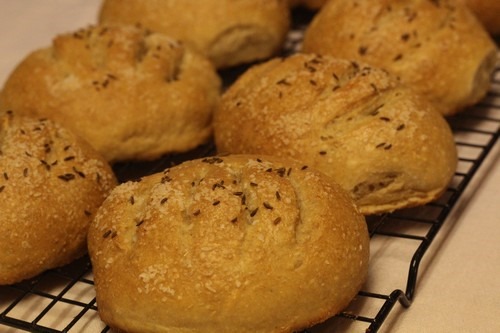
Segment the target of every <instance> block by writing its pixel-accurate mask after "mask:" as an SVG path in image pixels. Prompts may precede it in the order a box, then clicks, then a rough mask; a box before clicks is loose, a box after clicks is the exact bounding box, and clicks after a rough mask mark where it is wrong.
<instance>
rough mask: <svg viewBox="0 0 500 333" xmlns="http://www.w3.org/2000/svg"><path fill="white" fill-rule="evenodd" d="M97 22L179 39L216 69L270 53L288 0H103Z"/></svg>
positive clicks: (281, 35) (285, 25) (285, 21)
mask: <svg viewBox="0 0 500 333" xmlns="http://www.w3.org/2000/svg"><path fill="white" fill-rule="evenodd" d="M99 21H100V22H104V23H125V24H141V25H142V26H144V27H146V28H148V29H151V30H152V31H157V32H161V33H164V34H167V35H169V36H172V37H174V38H177V39H179V40H182V41H183V42H185V43H187V44H189V45H190V46H191V47H193V48H194V49H196V50H197V51H199V52H201V53H202V54H204V55H205V56H206V57H207V58H209V59H210V60H211V61H212V62H213V63H214V65H215V66H216V67H217V68H227V67H231V66H235V65H240V64H244V63H251V62H254V61H257V60H263V59H266V58H269V57H271V56H273V55H275V54H276V53H277V52H278V51H279V50H280V49H281V47H282V45H283V43H284V42H285V38H286V33H287V32H288V29H289V27H290V13H289V7H288V3H287V0H239V1H234V0H204V1H185V0H169V1H153V0H129V1H127V6H123V3H122V1H121V0H106V1H104V2H103V4H102V7H101V10H100V13H99Z"/></svg>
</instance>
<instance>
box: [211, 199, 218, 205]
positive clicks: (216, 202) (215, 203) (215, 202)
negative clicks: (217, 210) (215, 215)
mask: <svg viewBox="0 0 500 333" xmlns="http://www.w3.org/2000/svg"><path fill="white" fill-rule="evenodd" d="M218 204H220V200H215V201H214V202H213V203H212V205H213V206H217V205H218Z"/></svg>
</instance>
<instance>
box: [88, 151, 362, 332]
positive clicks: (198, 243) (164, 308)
mask: <svg viewBox="0 0 500 333" xmlns="http://www.w3.org/2000/svg"><path fill="white" fill-rule="evenodd" d="M89 251H90V258H91V260H92V266H93V272H94V279H95V287H96V293H97V304H98V309H99V314H100V316H101V318H102V320H103V321H104V322H106V323H107V324H108V325H110V326H111V327H112V328H115V329H118V330H121V331H125V332H141V333H147V332H228V333H229V332H231V333H233V332H240V333H245V332H252V333H255V332H266V333H269V332H292V331H298V330H300V329H302V328H305V327H307V326H310V325H313V324H315V323H317V322H320V321H323V320H325V319H327V318H328V317H330V316H332V315H334V314H335V313H337V312H338V311H340V310H341V309H343V308H344V307H345V306H347V304H348V303H349V302H350V301H351V299H352V298H353V297H354V296H355V295H356V293H357V292H358V290H359V289H360V287H361V285H362V283H363V281H364V280H365V278H366V274H367V267H368V259H369V237H368V232H367V227H366V223H365V221H364V218H363V216H362V215H361V214H360V213H359V212H358V210H357V209H356V207H355V205H354V203H353V202H352V200H351V199H350V198H349V196H348V194H347V193H346V192H345V191H344V190H342V188H340V187H339V186H338V185H337V184H335V183H334V182H332V180H331V179H330V178H329V177H327V176H325V175H324V174H322V173H320V172H318V171H314V170H313V169H312V168H310V167H307V165H304V164H299V163H296V162H292V161H289V160H287V159H283V158H275V157H266V156H245V155H237V156H236V155H234V156H225V157H209V158H204V159H197V160H192V161H188V162H185V163H183V164H180V165H178V166H175V167H172V168H170V169H166V170H165V171H164V172H161V173H158V174H155V175H151V176H147V177H144V178H141V179H140V181H137V182H127V183H124V184H121V185H119V186H118V187H116V188H115V190H114V191H113V192H112V193H111V195H110V196H109V197H108V198H107V200H106V201H105V202H104V204H103V205H102V206H101V208H100V209H99V211H98V213H97V215H96V218H95V219H94V221H93V223H92V225H91V227H90V230H89ZM144 318H147V319H148V320H144Z"/></svg>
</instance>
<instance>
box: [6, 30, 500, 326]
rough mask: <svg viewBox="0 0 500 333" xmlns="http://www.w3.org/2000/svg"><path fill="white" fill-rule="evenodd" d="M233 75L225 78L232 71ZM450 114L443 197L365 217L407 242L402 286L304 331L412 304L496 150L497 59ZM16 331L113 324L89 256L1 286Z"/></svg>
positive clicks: (382, 235) (155, 165)
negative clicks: (451, 150) (452, 150)
mask: <svg viewBox="0 0 500 333" xmlns="http://www.w3.org/2000/svg"><path fill="white" fill-rule="evenodd" d="M299 23H300V22H299ZM302 28H303V27H301V26H298V28H297V29H298V31H299V32H297V30H296V31H294V30H292V31H291V34H290V35H289V39H288V42H289V45H288V48H295V47H296V46H297V44H299V43H300V41H301V33H300V30H301V29H302ZM230 74H231V73H230ZM232 74H233V77H232V78H230V79H229V80H231V79H234V77H236V76H237V75H238V73H234V72H233V73H232ZM229 76H230V75H229ZM448 121H449V123H450V125H451V127H452V129H453V132H454V136H455V142H456V145H457V149H458V155H459V163H458V167H457V170H456V173H455V175H454V177H453V180H452V181H451V183H450V185H449V187H448V189H447V190H446V192H445V193H444V194H443V195H442V196H441V198H440V199H439V200H437V201H435V202H432V203H430V204H427V205H425V206H421V207H416V208H412V209H405V210H399V211H396V212H394V213H391V214H386V215H381V216H371V217H368V218H367V224H368V227H369V232H370V236H371V245H372V244H374V243H377V242H378V243H385V242H386V241H388V240H389V241H395V242H402V241H409V242H411V243H412V246H411V251H410V253H409V255H408V261H407V262H406V263H405V265H406V271H405V272H403V274H401V273H394V274H393V275H399V278H400V280H401V281H403V283H402V284H403V285H404V284H405V283H406V286H405V287H403V286H401V285H399V284H397V283H394V282H392V281H391V283H393V284H394V285H392V286H389V287H388V288H387V287H385V290H386V291H384V292H379V291H376V290H377V289H378V288H377V284H375V285H371V286H370V285H368V286H365V287H364V288H363V290H362V291H360V292H359V293H358V295H357V297H355V299H354V300H353V301H352V302H351V304H350V305H349V307H348V308H347V309H346V310H345V311H343V312H342V313H340V314H338V315H337V316H335V317H333V318H331V319H329V320H327V321H326V322H325V323H322V324H320V325H317V326H315V327H313V328H310V329H307V330H306V331H304V332H310V333H313V332H332V331H333V329H335V332H367V333H375V332H377V331H378V330H379V329H380V328H381V326H382V324H383V323H384V320H385V319H386V318H387V316H388V315H389V314H390V312H391V310H392V309H393V308H394V306H395V305H396V304H397V303H400V304H401V305H402V306H403V307H409V306H410V305H411V302H412V300H413V298H414V294H415V289H416V283H417V278H418V276H419V267H420V263H421V261H422V258H423V257H424V255H425V254H426V252H427V250H428V248H429V246H430V245H431V243H432V242H433V240H434V239H435V237H436V235H437V234H438V232H439V230H440V229H441V227H442V226H443V224H444V223H446V222H447V220H448V219H447V218H448V216H449V214H450V212H451V210H452V209H453V207H454V206H455V205H456V203H457V201H458V200H459V199H460V197H461V195H462V194H463V193H464V190H465V189H466V188H467V186H468V185H469V183H470V181H471V179H472V178H473V177H474V175H475V174H476V173H477V171H478V169H479V167H480V166H481V165H482V164H483V162H484V160H485V159H486V157H487V156H488V155H489V154H490V153H491V152H492V151H495V150H494V149H493V148H494V147H495V144H496V142H497V140H498V135H499V127H500V126H499V125H500V65H499V66H497V68H496V71H495V73H494V76H493V78H492V86H491V89H490V91H489V92H488V95H487V96H486V97H485V98H484V99H483V100H482V101H481V102H480V103H479V104H477V105H475V106H474V107H471V108H469V109H467V110H465V111H464V112H461V113H459V114H457V115H456V116H453V117H449V118H448ZM213 153H214V147H213V144H209V145H206V146H203V147H200V148H198V149H197V150H195V151H193V152H190V153H188V154H180V155H175V156H168V157H165V158H163V159H161V160H158V161H154V162H144V163H121V164H117V165H115V166H114V170H115V172H116V174H117V176H118V178H119V179H120V180H121V181H126V180H128V179H132V178H136V177H139V176H142V175H146V174H151V173H154V172H158V171H161V170H163V169H164V168H166V167H170V166H172V165H175V164H178V163H180V162H182V161H184V160H188V159H192V158H196V157H203V156H209V155H211V154H213ZM384 246H385V245H384ZM384 253H385V252H383V251H378V253H377V254H375V256H374V255H373V254H372V258H371V262H373V261H376V262H377V264H380V265H381V266H382V269H385V270H387V271H389V274H391V271H392V267H391V265H392V264H393V263H392V262H391V261H390V260H387V258H386V257H384ZM382 289H384V288H382ZM54 313H57V315H55V316H54ZM2 327H4V328H5V329H2ZM90 328H92V330H90ZM19 330H20V331H29V332H43V333H45V332H47V333H52V332H108V331H109V332H111V331H112V330H111V329H110V328H109V327H107V326H106V325H105V324H104V323H102V322H101V321H100V319H99V316H98V312H97V304H96V299H95V291H94V285H93V277H92V268H91V265H90V261H89V258H88V257H83V258H81V259H79V260H76V261H75V262H73V263H72V264H70V265H67V266H65V267H61V268H58V269H53V270H50V271H47V272H45V273H43V274H41V275H39V276H37V277H36V278H33V279H31V280H28V281H24V282H22V283H18V284H15V285H9V286H0V331H2V332H4V331H7V332H18V331H19Z"/></svg>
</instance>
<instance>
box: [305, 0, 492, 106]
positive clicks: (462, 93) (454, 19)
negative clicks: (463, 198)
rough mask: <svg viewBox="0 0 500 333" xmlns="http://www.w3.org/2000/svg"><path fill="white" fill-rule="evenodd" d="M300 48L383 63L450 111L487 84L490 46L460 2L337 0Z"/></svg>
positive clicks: (483, 91)
mask: <svg viewBox="0 0 500 333" xmlns="http://www.w3.org/2000/svg"><path fill="white" fill-rule="evenodd" d="M303 51H304V52H310V53H318V54H328V55H332V56H335V57H338V58H345V59H349V60H357V61H362V62H366V63H369V64H371V65H373V66H377V67H381V68H384V69H386V70H388V71H390V72H391V73H393V74H395V75H397V76H399V77H400V78H401V79H402V81H404V82H406V83H407V84H409V85H411V86H413V87H414V88H415V89H416V90H418V91H419V92H421V93H422V94H423V95H425V96H427V97H428V98H429V99H430V100H431V101H432V102H433V103H434V104H436V106H437V107H438V108H439V109H440V111H441V112H442V113H443V114H445V115H449V114H453V113H455V112H457V111H460V110H463V109H464V108H465V107H467V106H470V105H472V104H474V103H476V102H478V101H479V100H480V99H481V98H482V97H484V95H485V94H486V92H487V90H488V88H489V85H490V75H491V73H492V71H493V69H494V66H495V61H496V46H495V44H494V42H493V41H492V39H491V38H490V36H489V35H488V33H487V32H486V31H485V30H484V28H483V27H482V26H481V24H480V23H479V22H478V21H477V19H476V18H475V17H474V15H473V14H472V13H471V12H470V11H469V10H468V9H467V8H466V7H465V6H463V4H460V3H458V2H452V1H448V0H441V1H431V0H405V1H395V0H361V1H351V0H336V1H331V2H329V3H327V4H326V5H325V6H324V7H323V8H322V9H321V11H320V12H319V13H318V15H316V17H315V18H314V19H313V21H312V23H311V25H310V26H309V27H308V29H307V30H306V33H305V36H304V44H303Z"/></svg>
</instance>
